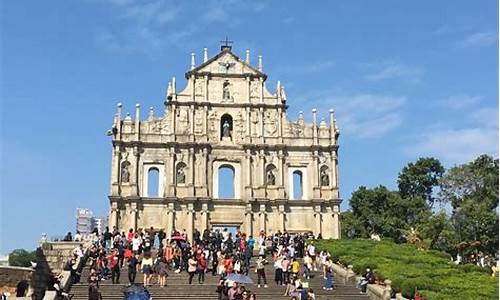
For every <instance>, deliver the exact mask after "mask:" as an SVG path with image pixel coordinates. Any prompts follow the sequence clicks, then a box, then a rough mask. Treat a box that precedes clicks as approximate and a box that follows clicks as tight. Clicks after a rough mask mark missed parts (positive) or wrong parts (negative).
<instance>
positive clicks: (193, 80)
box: [190, 74, 196, 101]
mask: <svg viewBox="0 0 500 300" xmlns="http://www.w3.org/2000/svg"><path fill="white" fill-rule="evenodd" d="M190 81H191V99H192V101H195V99H196V77H195V76H194V74H192V75H191V78H190Z"/></svg>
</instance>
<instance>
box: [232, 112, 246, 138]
mask: <svg viewBox="0 0 500 300" xmlns="http://www.w3.org/2000/svg"><path fill="white" fill-rule="evenodd" d="M233 131H234V133H235V134H234V138H235V140H236V141H243V140H244V139H245V118H244V117H243V114H242V113H241V111H240V112H238V113H237V114H236V117H235V118H234V130H233Z"/></svg>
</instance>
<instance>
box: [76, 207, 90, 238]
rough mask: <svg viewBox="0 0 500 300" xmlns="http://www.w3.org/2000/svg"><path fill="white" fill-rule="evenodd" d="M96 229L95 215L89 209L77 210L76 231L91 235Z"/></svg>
mask: <svg viewBox="0 0 500 300" xmlns="http://www.w3.org/2000/svg"><path fill="white" fill-rule="evenodd" d="M93 228H94V213H93V212H92V211H91V210H90V209H88V208H77V209H76V231H78V232H80V234H82V235H86V234H89V233H90V232H91V231H92V229H93Z"/></svg>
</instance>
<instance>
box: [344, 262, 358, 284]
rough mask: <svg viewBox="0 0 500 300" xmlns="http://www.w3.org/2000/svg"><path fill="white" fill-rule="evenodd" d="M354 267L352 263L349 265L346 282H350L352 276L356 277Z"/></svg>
mask: <svg viewBox="0 0 500 300" xmlns="http://www.w3.org/2000/svg"><path fill="white" fill-rule="evenodd" d="M352 268H353V266H352V265H348V266H347V275H346V277H345V278H344V282H345V283H348V282H349V281H351V280H352V278H356V273H354V270H353V269H352Z"/></svg>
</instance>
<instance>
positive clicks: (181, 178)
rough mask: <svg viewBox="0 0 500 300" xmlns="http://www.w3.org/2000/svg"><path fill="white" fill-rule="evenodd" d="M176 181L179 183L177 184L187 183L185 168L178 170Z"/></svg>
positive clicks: (181, 167) (180, 167)
mask: <svg viewBox="0 0 500 300" xmlns="http://www.w3.org/2000/svg"><path fill="white" fill-rule="evenodd" d="M176 181H177V184H179V183H180V184H184V183H186V174H184V166H179V167H178V168H177V174H176Z"/></svg>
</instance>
